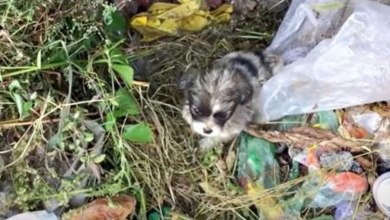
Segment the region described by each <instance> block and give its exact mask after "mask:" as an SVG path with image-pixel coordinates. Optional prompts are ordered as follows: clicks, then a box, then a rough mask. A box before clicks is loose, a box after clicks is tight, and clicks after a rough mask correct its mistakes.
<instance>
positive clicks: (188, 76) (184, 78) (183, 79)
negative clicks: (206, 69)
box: [176, 68, 198, 90]
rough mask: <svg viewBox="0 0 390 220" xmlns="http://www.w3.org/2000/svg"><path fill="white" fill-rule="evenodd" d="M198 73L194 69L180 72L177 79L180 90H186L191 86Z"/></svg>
mask: <svg viewBox="0 0 390 220" xmlns="http://www.w3.org/2000/svg"><path fill="white" fill-rule="evenodd" d="M197 74H198V72H197V71H196V70H195V69H192V68H189V69H187V70H186V71H184V72H182V73H181V74H180V75H179V77H178V78H177V82H176V84H177V86H178V87H179V89H180V90H186V89H188V88H189V87H191V86H192V84H193V82H194V80H195V78H196V77H197V76H198V75H197Z"/></svg>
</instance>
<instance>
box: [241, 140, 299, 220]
mask: <svg viewBox="0 0 390 220" xmlns="http://www.w3.org/2000/svg"><path fill="white" fill-rule="evenodd" d="M239 140H240V142H239V146H240V147H239V152H238V168H237V180H238V182H239V184H240V186H241V187H242V188H243V189H244V190H245V192H246V193H247V194H248V195H253V196H255V195H259V194H260V193H261V192H264V191H265V190H267V189H271V188H274V187H276V186H277V185H279V184H280V174H279V165H278V163H277V162H276V160H275V158H274V155H275V152H276V145H275V144H273V143H270V142H268V141H266V140H264V139H259V138H256V137H253V136H251V135H249V134H246V133H243V134H241V135H240V137H239ZM255 206H256V207H257V209H258V211H259V212H260V215H261V216H263V217H264V218H265V219H283V218H286V217H290V218H294V217H297V216H299V215H300V214H299V212H295V213H294V212H293V211H292V212H289V211H288V210H287V209H286V208H285V207H283V206H282V205H281V203H280V202H279V201H278V200H277V199H276V198H273V197H272V196H271V195H269V194H267V195H264V196H262V197H261V200H259V201H255Z"/></svg>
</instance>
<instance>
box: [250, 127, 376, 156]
mask: <svg viewBox="0 0 390 220" xmlns="http://www.w3.org/2000/svg"><path fill="white" fill-rule="evenodd" d="M248 133H249V134H251V135H253V136H255V137H258V138H264V139H266V140H268V141H270V142H273V143H278V142H281V143H287V144H290V145H293V146H294V147H297V148H305V147H308V146H310V145H311V144H317V145H318V146H320V147H324V148H326V149H329V150H331V151H339V150H341V149H348V150H349V151H350V152H353V153H355V152H362V151H364V148H363V146H367V142H362V141H359V142H358V141H350V140H347V139H344V138H342V137H338V136H337V135H336V134H334V133H333V132H331V131H329V130H324V129H321V128H313V127H309V126H302V127H295V128H292V129H291V130H289V131H286V132H279V131H256V130H254V129H252V128H250V129H249V130H248ZM370 144H371V143H370Z"/></svg>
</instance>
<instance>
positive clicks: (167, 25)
mask: <svg viewBox="0 0 390 220" xmlns="http://www.w3.org/2000/svg"><path fill="white" fill-rule="evenodd" d="M178 2H179V3H180V4H173V3H161V2H156V3H154V4H152V5H151V6H150V7H149V9H148V10H147V12H142V13H139V14H137V15H135V16H134V17H132V18H131V20H130V25H131V27H132V28H134V29H135V30H136V31H138V32H139V33H140V34H141V35H142V36H143V38H142V41H145V42H148V41H153V40H156V39H158V38H161V37H163V36H176V35H177V34H178V33H179V31H187V32H197V31H201V30H203V29H204V28H205V27H206V26H208V25H209V24H211V22H227V21H229V20H230V19H231V13H232V12H233V7H232V6H231V5H229V4H222V5H221V6H219V7H218V8H216V9H215V10H213V11H208V10H207V7H205V5H204V2H203V1H202V0H178Z"/></svg>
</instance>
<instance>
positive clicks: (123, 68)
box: [112, 64, 134, 86]
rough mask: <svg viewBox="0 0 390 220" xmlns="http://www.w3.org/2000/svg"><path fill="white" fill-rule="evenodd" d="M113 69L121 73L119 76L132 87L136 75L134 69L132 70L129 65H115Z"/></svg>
mask: <svg viewBox="0 0 390 220" xmlns="http://www.w3.org/2000/svg"><path fill="white" fill-rule="evenodd" d="M112 68H113V69H114V70H115V71H116V72H117V73H119V75H120V76H121V77H122V79H123V81H125V83H126V84H127V85H128V86H131V84H133V75H134V71H133V68H131V67H130V66H128V65H120V64H113V65H112Z"/></svg>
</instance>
